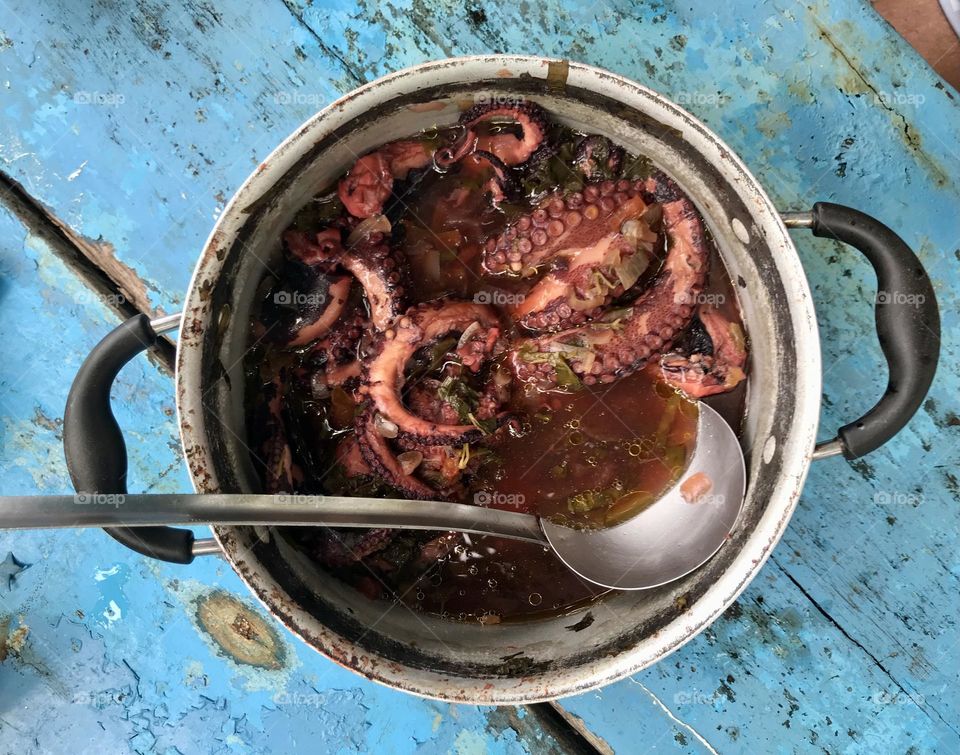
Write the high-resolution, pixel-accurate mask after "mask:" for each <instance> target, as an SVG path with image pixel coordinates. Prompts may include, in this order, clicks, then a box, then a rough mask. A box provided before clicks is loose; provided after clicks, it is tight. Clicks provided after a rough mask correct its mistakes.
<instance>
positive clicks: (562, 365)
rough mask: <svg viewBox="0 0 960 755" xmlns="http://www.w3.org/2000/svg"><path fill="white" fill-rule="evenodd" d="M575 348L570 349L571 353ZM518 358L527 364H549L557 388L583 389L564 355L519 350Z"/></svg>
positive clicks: (554, 352) (553, 352)
mask: <svg viewBox="0 0 960 755" xmlns="http://www.w3.org/2000/svg"><path fill="white" fill-rule="evenodd" d="M577 348H578V347H576V346H574V347H572V348H571V352H573V351H574V350H575V349H577ZM520 358H521V359H523V361H524V362H526V363H527V364H540V363H546V364H549V365H550V366H551V367H553V369H554V371H555V372H556V373H557V386H558V387H560V388H563V389H564V390H566V391H579V390H580V389H581V388H582V387H583V384H582V383H581V382H580V378H579V377H577V373H576V372H574V371H573V368H572V367H571V366H570V365H569V363H568V362H567V360H566V359H565V358H564V354H563V353H561V352H559V351H533V350H532V349H521V351H520Z"/></svg>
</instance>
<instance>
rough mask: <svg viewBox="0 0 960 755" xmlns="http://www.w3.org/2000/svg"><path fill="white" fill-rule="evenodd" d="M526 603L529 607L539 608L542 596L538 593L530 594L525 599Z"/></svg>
mask: <svg viewBox="0 0 960 755" xmlns="http://www.w3.org/2000/svg"><path fill="white" fill-rule="evenodd" d="M527 601H528V602H529V603H530V605H531V606H539V605H540V604H541V603H543V596H542V595H541V594H540V593H538V592H532V593H530V597H528V598H527Z"/></svg>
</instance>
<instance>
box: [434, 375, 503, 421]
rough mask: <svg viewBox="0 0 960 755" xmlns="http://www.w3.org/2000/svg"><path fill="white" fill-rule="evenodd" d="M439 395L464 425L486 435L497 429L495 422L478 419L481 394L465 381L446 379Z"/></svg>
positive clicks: (439, 390)
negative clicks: (470, 426) (468, 425)
mask: <svg viewBox="0 0 960 755" xmlns="http://www.w3.org/2000/svg"><path fill="white" fill-rule="evenodd" d="M437 395H438V396H439V397H440V399H441V401H445V402H446V403H448V404H450V406H452V407H453V409H454V411H456V413H457V416H458V417H459V418H460V421H461V422H463V423H464V424H470V425H473V426H474V427H476V428H477V429H478V430H480V431H481V432H483V433H484V435H488V434H490V433H491V432H493V430H494V429H496V421H495V420H493V419H485V420H481V419H477V417H476V414H475V412H476V411H477V407H478V406H479V405H480V394H479V393H477V391H475V390H474V389H473V388H471V387H470V386H469V385H467V384H466V383H465V382H464V381H463V380H460V379H459V378H455V377H452V376H447V377H445V378H444V379H443V382H442V383H440V387H439V388H438V389H437Z"/></svg>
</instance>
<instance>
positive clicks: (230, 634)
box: [196, 591, 286, 670]
mask: <svg viewBox="0 0 960 755" xmlns="http://www.w3.org/2000/svg"><path fill="white" fill-rule="evenodd" d="M196 618H197V621H198V622H199V625H200V627H201V628H202V629H203V630H204V631H205V632H206V633H207V634H208V635H209V636H210V638H211V639H212V640H213V641H214V642H215V643H216V644H217V646H218V647H219V648H220V651H221V652H222V653H223V654H224V655H226V656H227V657H229V658H230V659H231V660H234V661H236V662H237V663H240V664H244V665H247V666H255V667H257V668H264V669H270V670H277V669H280V668H283V666H284V665H285V663H286V650H285V648H284V645H283V642H282V641H281V639H280V636H279V635H278V634H277V631H276V630H275V629H274V628H273V627H272V626H270V624H268V623H267V622H266V621H265V620H264V619H263V617H262V616H260V614H259V613H257V612H255V611H253V610H252V609H250V608H248V607H247V606H246V605H245V604H243V603H242V602H241V601H239V600H237V599H236V598H235V597H233V596H232V595H229V594H228V593H226V592H222V591H215V592H212V593H209V594H207V595H205V596H203V597H201V598H199V599H198V600H197V601H196Z"/></svg>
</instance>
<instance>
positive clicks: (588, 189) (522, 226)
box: [483, 179, 648, 275]
mask: <svg viewBox="0 0 960 755" xmlns="http://www.w3.org/2000/svg"><path fill="white" fill-rule="evenodd" d="M647 193H648V188H647V186H646V182H644V181H639V180H638V181H628V180H626V179H620V180H619V181H600V182H595V183H589V184H587V185H586V186H584V188H583V191H575V192H572V193H570V194H568V195H566V196H564V195H562V194H560V193H555V194H551V195H550V196H548V197H546V198H545V199H544V200H543V201H542V202H541V203H540V206H539V207H537V209H536V210H534V211H533V212H531V213H530V214H528V215H521V216H520V217H519V218H517V219H516V220H515V221H513V222H512V223H511V224H510V225H508V226H507V227H506V228H505V229H504V230H503V232H502V233H500V234H498V235H496V236H491V237H490V238H488V239H487V240H486V242H485V244H484V249H483V267H484V269H485V270H486V271H487V272H488V273H491V274H494V275H499V274H512V275H524V274H533V273H534V272H535V271H536V270H537V268H539V267H540V266H541V265H544V264H546V263H547V262H549V261H551V260H552V259H553V258H554V257H556V256H557V255H558V254H559V253H561V252H563V251H564V250H568V249H576V248H584V247H589V246H592V245H594V244H596V243H597V242H598V241H599V240H600V239H601V238H602V237H603V236H605V235H606V234H607V233H608V232H610V230H611V229H613V230H618V229H619V228H620V226H621V225H622V224H623V222H624V221H626V220H629V219H631V218H635V217H637V216H639V215H640V214H641V213H642V212H643V210H644V209H645V208H646V204H647V203H646V201H645V199H644V195H645V194H647Z"/></svg>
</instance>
